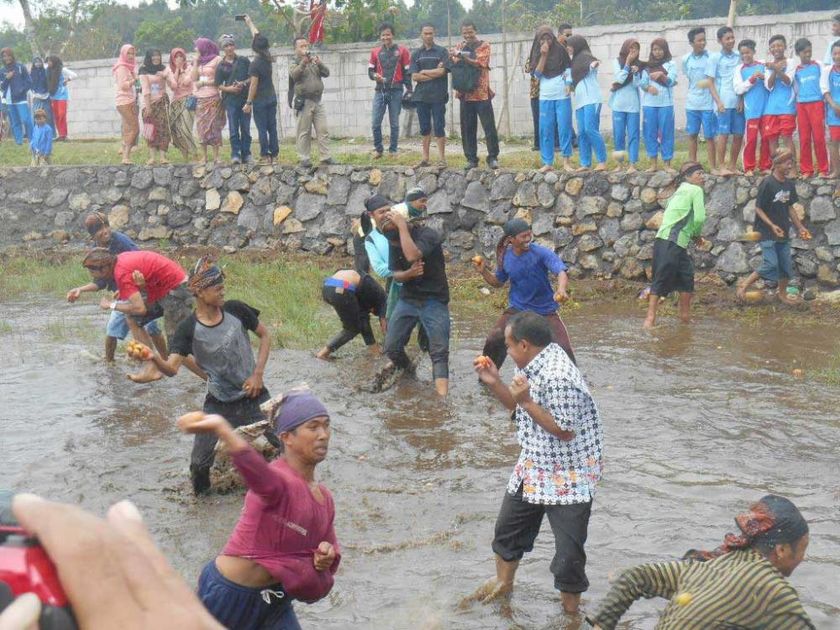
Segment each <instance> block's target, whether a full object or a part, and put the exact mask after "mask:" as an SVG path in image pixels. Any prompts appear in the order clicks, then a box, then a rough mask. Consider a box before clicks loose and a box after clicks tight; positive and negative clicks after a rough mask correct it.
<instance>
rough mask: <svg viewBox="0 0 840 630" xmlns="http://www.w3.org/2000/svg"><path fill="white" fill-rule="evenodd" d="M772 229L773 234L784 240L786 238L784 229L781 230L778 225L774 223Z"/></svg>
mask: <svg viewBox="0 0 840 630" xmlns="http://www.w3.org/2000/svg"><path fill="white" fill-rule="evenodd" d="M770 229H771V230H772V231H773V234H775V235H776V236H778V237H779V238H784V237H785V231H784V230H783V229H782V228H780V227H779V226H778V225H776V224H775V223H773V224H772V225H771V226H770Z"/></svg>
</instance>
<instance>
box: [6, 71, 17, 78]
mask: <svg viewBox="0 0 840 630" xmlns="http://www.w3.org/2000/svg"><path fill="white" fill-rule="evenodd" d="M14 77H15V72H14V70H10V71H9V72H7V73H6V78H7V79H8V80H9V81H11V80H12V79H13V78H14Z"/></svg>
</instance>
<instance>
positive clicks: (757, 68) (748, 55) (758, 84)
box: [732, 39, 771, 175]
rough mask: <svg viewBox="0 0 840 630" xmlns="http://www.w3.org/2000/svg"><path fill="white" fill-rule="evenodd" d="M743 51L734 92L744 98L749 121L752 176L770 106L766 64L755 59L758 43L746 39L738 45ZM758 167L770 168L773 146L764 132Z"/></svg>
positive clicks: (747, 163)
mask: <svg viewBox="0 0 840 630" xmlns="http://www.w3.org/2000/svg"><path fill="white" fill-rule="evenodd" d="M738 52H739V53H741V65H739V66H738V68H737V69H736V70H735V75H734V76H733V77H732V80H733V81H734V86H735V93H736V94H738V95H741V96H742V98H743V103H742V104H743V110H744V118H746V121H747V143H746V146H744V171H745V173H744V174H745V175H752V174H753V171H754V170H755V145H756V142H757V140H758V132H759V129H760V127H761V117H762V116H763V115H764V108H765V106H766V105H767V96H768V94H769V93H768V91H767V88H766V87H765V86H764V75H765V70H764V64H763V63H761V62H759V61H756V60H755V42H754V41H753V40H751V39H745V40H743V41H742V42H741V43H740V44H738ZM759 155H760V158H759V166H760V167H761V170H762V171H769V170H770V166H771V163H770V146H769V143H768V142H767V138H766V137H765V136H764V134H763V133H762V134H761V152H760V154H759Z"/></svg>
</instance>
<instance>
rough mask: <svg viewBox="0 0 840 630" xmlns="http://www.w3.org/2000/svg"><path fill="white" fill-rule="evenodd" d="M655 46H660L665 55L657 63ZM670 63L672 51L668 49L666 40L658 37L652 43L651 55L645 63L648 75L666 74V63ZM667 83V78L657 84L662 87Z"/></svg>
mask: <svg viewBox="0 0 840 630" xmlns="http://www.w3.org/2000/svg"><path fill="white" fill-rule="evenodd" d="M654 46H659V47H660V48H661V49H662V50H663V51H664V53H665V54H664V55H663V56H662V59H660V60H659V61H655V60H654V59H653V47H654ZM668 61H671V49H670V48H668V42H666V41H665V39H664V38H662V37H657V38H656V39H654V40H653V41H652V42H651V43H650V55H649V56H648V60H647V62H645V66H646V67H647V71H648V74H650V73H651V72H665V63H666V62H668ZM666 74H667V73H666ZM667 82H668V79H667V78H666V79H662V80H660V81H657V83H660V84H662V85H665V84H666V83H667Z"/></svg>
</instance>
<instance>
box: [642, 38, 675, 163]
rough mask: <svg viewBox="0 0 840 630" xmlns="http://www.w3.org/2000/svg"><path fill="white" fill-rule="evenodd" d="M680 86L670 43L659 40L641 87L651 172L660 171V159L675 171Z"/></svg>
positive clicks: (657, 39) (643, 127)
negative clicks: (676, 91) (676, 101)
mask: <svg viewBox="0 0 840 630" xmlns="http://www.w3.org/2000/svg"><path fill="white" fill-rule="evenodd" d="M676 84H677V66H676V65H675V64H674V62H673V61H671V50H670V49H669V48H668V42H666V41H665V40H664V39H662V38H661V37H657V38H656V39H654V40H653V41H652V42H651V44H650V56H649V57H648V61H647V63H646V64H645V69H644V70H642V76H641V79H640V80H639V87H640V88H642V117H643V126H642V132H643V134H644V139H645V151H646V152H647V154H648V157H649V158H650V159H651V161H652V164H651V166H650V168H649V169H648V170H649V171H655V170H657V168H659V164H658V159H659V158H660V157H661V158H662V161H663V162H664V163H665V170H666V171H668V172H669V173H675V172H676V171H674V169H672V168H671V160H672V159H673V157H674V86H675V85H676Z"/></svg>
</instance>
